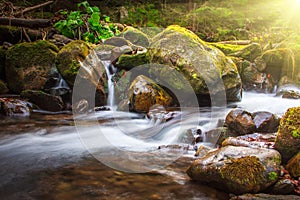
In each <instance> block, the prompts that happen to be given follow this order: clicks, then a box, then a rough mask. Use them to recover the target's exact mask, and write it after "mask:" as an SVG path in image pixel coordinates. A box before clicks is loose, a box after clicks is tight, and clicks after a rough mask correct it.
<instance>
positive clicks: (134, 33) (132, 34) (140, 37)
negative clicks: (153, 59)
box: [120, 26, 149, 48]
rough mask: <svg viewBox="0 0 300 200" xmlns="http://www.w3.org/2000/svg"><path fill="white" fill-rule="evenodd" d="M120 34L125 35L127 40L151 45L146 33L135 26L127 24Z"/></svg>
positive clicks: (142, 44)
mask: <svg viewBox="0 0 300 200" xmlns="http://www.w3.org/2000/svg"><path fill="white" fill-rule="evenodd" d="M120 36H123V37H124V38H125V39H126V40H128V41H130V42H131V43H132V44H134V45H138V46H142V47H146V48H147V47H148V46H149V39H148V37H147V35H146V34H145V33H143V32H142V31H140V30H138V29H136V28H133V27H131V26H127V27H126V28H125V29H124V30H123V31H122V33H121V34H120Z"/></svg>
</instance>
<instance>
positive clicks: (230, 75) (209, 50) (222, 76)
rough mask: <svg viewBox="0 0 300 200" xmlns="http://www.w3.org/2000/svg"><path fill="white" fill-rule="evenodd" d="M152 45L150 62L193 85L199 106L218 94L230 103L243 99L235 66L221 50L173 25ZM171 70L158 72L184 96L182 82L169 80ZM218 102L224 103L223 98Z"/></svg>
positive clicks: (156, 38) (154, 40) (149, 55)
mask: <svg viewBox="0 0 300 200" xmlns="http://www.w3.org/2000/svg"><path fill="white" fill-rule="evenodd" d="M152 41H153V42H152V43H151V44H150V47H149V49H148V51H147V54H148V57H149V59H150V61H151V62H152V63H160V64H163V65H166V66H168V67H171V68H172V69H175V70H177V71H178V72H179V73H181V74H182V75H183V76H184V77H185V79H186V80H187V81H188V82H189V83H190V85H191V87H192V88H193V90H194V93H195V94H196V95H197V96H198V101H199V102H200V103H201V100H203V101H204V102H205V100H210V98H209V96H211V97H212V96H213V95H217V94H220V95H223V98H225V97H224V96H226V97H227V100H228V101H239V100H240V99H241V79H240V76H239V73H238V71H237V68H236V66H235V64H234V63H233V62H232V60H231V59H230V58H227V57H226V56H225V55H224V54H223V53H222V52H221V51H220V50H219V49H217V48H215V47H213V46H211V45H209V44H207V43H205V42H204V41H202V40H201V39H200V38H199V37H198V36H197V35H196V34H194V33H193V32H191V31H189V30H187V29H185V28H182V27H180V26H177V25H172V26H169V27H168V28H167V29H165V30H164V31H163V32H161V33H160V34H158V35H156V36H155V37H154V38H153V39H152ZM168 67H166V68H165V70H164V69H158V70H161V71H160V72H158V73H160V74H162V76H164V75H165V77H164V78H162V79H163V80H165V82H166V83H167V84H170V85H173V86H174V87H175V89H177V90H178V91H181V92H185V87H186V86H185V84H183V83H182V81H181V79H179V80H178V79H174V78H173V77H171V78H170V77H168V76H167V74H168V71H169V69H168ZM151 70H152V71H154V70H156V69H154V68H151ZM218 97H220V96H218ZM219 99H221V101H223V100H222V98H219ZM214 100H216V99H214ZM225 100H226V99H225Z"/></svg>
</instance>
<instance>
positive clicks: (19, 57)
mask: <svg viewBox="0 0 300 200" xmlns="http://www.w3.org/2000/svg"><path fill="white" fill-rule="evenodd" d="M57 52H58V48H57V47H56V46H55V45H53V44H52V43H50V42H47V41H37V42H31V43H20V44H17V45H14V46H13V47H11V48H9V49H8V50H7V55H6V65H5V73H6V80H7V83H8V87H9V89H10V90H11V91H12V92H14V93H20V92H21V91H23V90H26V89H29V90H41V89H43V87H44V84H45V82H46V80H47V78H48V76H49V74H50V71H51V70H52V69H53V68H55V57H56V54H57Z"/></svg>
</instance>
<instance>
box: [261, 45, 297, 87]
mask: <svg viewBox="0 0 300 200" xmlns="http://www.w3.org/2000/svg"><path fill="white" fill-rule="evenodd" d="M260 59H261V60H262V61H264V62H265V64H264V65H262V66H265V68H261V71H262V72H264V73H266V74H268V75H269V76H270V78H272V81H273V82H274V83H276V84H277V83H278V82H279V80H280V79H281V77H283V76H288V77H290V78H292V79H293V76H294V75H295V63H294V62H295V56H294V53H293V51H292V50H291V49H289V48H278V49H272V50H268V51H266V52H264V53H263V54H262V55H261V57H260ZM258 60H259V59H258Z"/></svg>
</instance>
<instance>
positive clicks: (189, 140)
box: [179, 130, 195, 144]
mask: <svg viewBox="0 0 300 200" xmlns="http://www.w3.org/2000/svg"><path fill="white" fill-rule="evenodd" d="M179 142H181V143H185V144H195V137H194V134H193V133H192V132H191V131H190V130H187V131H186V132H185V133H184V134H183V135H182V136H181V138H179Z"/></svg>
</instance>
